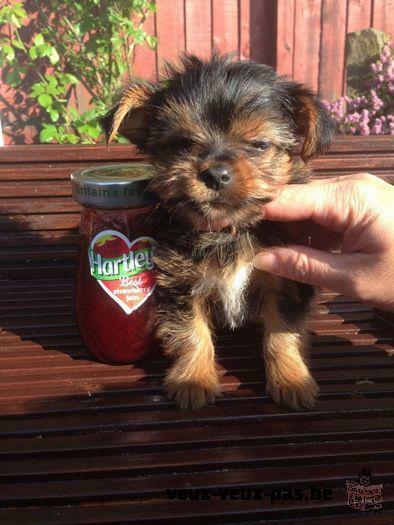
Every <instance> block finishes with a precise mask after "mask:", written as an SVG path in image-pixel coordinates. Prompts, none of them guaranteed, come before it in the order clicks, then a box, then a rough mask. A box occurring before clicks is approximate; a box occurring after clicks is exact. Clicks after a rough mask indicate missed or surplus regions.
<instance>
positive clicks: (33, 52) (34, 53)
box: [29, 46, 38, 60]
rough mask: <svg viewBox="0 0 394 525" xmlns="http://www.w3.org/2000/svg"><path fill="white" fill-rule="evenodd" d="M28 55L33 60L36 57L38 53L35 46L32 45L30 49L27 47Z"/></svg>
mask: <svg viewBox="0 0 394 525" xmlns="http://www.w3.org/2000/svg"><path fill="white" fill-rule="evenodd" d="M29 56H30V58H32V59H33V60H35V59H36V58H37V57H38V53H37V48H36V47H34V46H32V47H31V48H30V49H29Z"/></svg>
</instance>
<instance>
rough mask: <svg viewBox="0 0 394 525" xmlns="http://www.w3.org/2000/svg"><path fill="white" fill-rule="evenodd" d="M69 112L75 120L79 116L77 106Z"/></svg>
mask: <svg viewBox="0 0 394 525" xmlns="http://www.w3.org/2000/svg"><path fill="white" fill-rule="evenodd" d="M68 111H69V113H70V115H71V117H72V118H73V119H74V120H77V118H78V111H77V110H76V109H75V108H69V110H68Z"/></svg>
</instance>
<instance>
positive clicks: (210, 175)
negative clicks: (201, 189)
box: [200, 164, 233, 191]
mask: <svg viewBox="0 0 394 525" xmlns="http://www.w3.org/2000/svg"><path fill="white" fill-rule="evenodd" d="M200 178H201V180H202V181H203V182H204V183H205V185H206V186H207V187H208V188H210V189H211V190H216V191H219V190H222V189H223V188H226V187H227V186H229V185H230V184H231V181H232V178H233V172H232V169H231V168H230V166H228V165H225V164H219V165H216V166H210V167H209V168H207V169H205V170H203V171H202V172H201V173H200Z"/></svg>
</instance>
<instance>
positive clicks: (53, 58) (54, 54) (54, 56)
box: [49, 47, 60, 65]
mask: <svg viewBox="0 0 394 525" xmlns="http://www.w3.org/2000/svg"><path fill="white" fill-rule="evenodd" d="M59 60H60V57H59V54H58V52H57V51H56V49H55V48H54V47H53V48H52V49H51V52H50V53H49V61H50V63H51V64H52V65H54V64H57V63H58V62H59Z"/></svg>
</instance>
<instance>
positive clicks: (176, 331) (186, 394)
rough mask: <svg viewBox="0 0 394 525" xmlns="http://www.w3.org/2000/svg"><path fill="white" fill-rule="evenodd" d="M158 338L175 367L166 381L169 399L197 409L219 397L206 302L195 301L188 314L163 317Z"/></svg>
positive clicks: (183, 312)
mask: <svg viewBox="0 0 394 525" xmlns="http://www.w3.org/2000/svg"><path fill="white" fill-rule="evenodd" d="M158 335H159V337H160V338H161V340H162V342H163V347H164V351H165V353H166V354H167V355H168V356H169V357H170V358H172V359H173V364H172V366H171V368H170V370H169V371H168V373H167V376H166V378H165V380H164V387H165V389H166V391H167V393H168V394H169V396H170V397H173V398H175V401H176V403H177V405H178V406H179V407H180V408H182V409H188V408H192V409H198V408H201V407H203V406H205V405H206V404H207V403H208V402H210V401H213V400H214V399H215V396H218V395H220V384H219V379H218V374H217V370H216V364H215V351H214V346H213V342H212V337H211V331H210V328H209V324H208V315H207V311H206V309H205V306H204V302H203V301H202V300H201V299H200V298H193V299H192V302H191V305H190V309H188V311H187V312H185V311H182V310H175V311H173V312H171V315H167V316H166V318H162V319H161V321H160V323H159V329H158Z"/></svg>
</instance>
